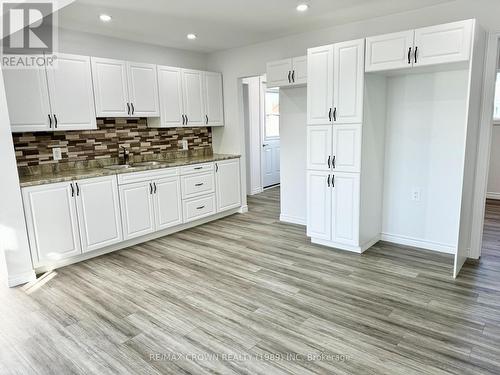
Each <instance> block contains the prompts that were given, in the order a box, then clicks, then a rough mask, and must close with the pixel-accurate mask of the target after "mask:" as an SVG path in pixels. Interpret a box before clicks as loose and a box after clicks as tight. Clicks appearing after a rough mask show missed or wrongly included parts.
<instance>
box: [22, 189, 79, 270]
mask: <svg viewBox="0 0 500 375" xmlns="http://www.w3.org/2000/svg"><path fill="white" fill-rule="evenodd" d="M22 193H23V201H24V212H25V217H26V225H27V228H28V237H29V241H30V247H31V254H32V257H33V262H34V263H35V265H40V264H43V263H47V262H54V261H59V260H61V259H64V258H69V257H72V256H75V255H78V254H81V251H82V250H81V244H80V237H79V233H78V217H77V209H76V201H75V195H76V191H75V187H74V186H73V185H72V184H70V183H68V182H62V183H56V184H50V185H42V186H35V187H28V188H24V189H23V190H22Z"/></svg>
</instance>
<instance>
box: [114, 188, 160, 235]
mask: <svg viewBox="0 0 500 375" xmlns="http://www.w3.org/2000/svg"><path fill="white" fill-rule="evenodd" d="M120 203H121V208H122V222H123V235H124V238H125V239H126V240H129V239H131V238H135V237H140V236H144V235H146V234H150V233H153V232H154V231H155V215H154V207H153V204H154V200H153V185H152V183H151V182H149V181H146V182H137V183H133V184H127V185H121V186H120Z"/></svg>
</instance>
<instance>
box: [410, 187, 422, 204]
mask: <svg viewBox="0 0 500 375" xmlns="http://www.w3.org/2000/svg"><path fill="white" fill-rule="evenodd" d="M411 200H412V201H415V202H420V201H421V200H422V189H420V188H413V189H412V191H411Z"/></svg>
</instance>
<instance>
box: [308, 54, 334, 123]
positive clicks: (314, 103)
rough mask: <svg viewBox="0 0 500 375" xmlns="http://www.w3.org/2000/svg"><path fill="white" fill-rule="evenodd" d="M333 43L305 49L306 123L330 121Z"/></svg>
mask: <svg viewBox="0 0 500 375" xmlns="http://www.w3.org/2000/svg"><path fill="white" fill-rule="evenodd" d="M332 110H333V45H329V46H324V47H317V48H310V49H309V50H308V51H307V124H308V125H325V124H329V123H331V121H332V117H331V115H332Z"/></svg>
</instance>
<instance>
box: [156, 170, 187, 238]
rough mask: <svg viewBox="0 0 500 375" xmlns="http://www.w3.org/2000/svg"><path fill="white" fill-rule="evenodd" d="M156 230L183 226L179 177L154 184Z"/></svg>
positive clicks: (167, 178)
mask: <svg viewBox="0 0 500 375" xmlns="http://www.w3.org/2000/svg"><path fill="white" fill-rule="evenodd" d="M153 188H154V193H155V194H154V199H155V202H154V206H155V217H156V230H162V229H166V228H170V227H173V226H176V225H179V224H182V204H181V188H180V183H179V178H178V177H166V178H160V179H158V180H157V181H154V182H153Z"/></svg>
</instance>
